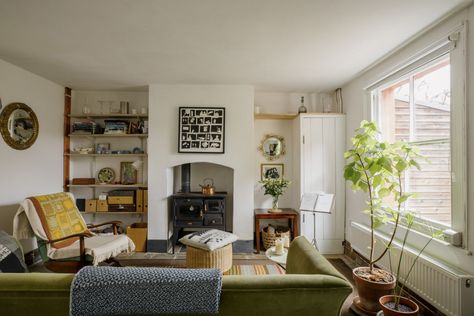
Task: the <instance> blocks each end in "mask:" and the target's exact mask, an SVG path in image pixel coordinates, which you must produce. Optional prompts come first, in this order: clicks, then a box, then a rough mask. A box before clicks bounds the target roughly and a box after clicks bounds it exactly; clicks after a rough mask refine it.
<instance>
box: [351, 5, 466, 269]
mask: <svg viewBox="0 0 474 316" xmlns="http://www.w3.org/2000/svg"><path fill="white" fill-rule="evenodd" d="M464 20H468V23H469V24H470V26H472V25H474V7H473V6H471V7H470V8H468V9H465V10H463V11H462V12H459V13H458V14H456V15H454V16H452V17H450V18H449V19H447V20H446V21H444V22H443V23H442V24H439V25H437V26H436V27H435V28H433V29H431V30H430V31H428V32H427V33H425V34H423V35H421V36H420V37H418V38H417V39H415V40H414V41H413V42H411V43H410V44H408V45H407V46H405V47H403V48H402V49H400V50H399V51H397V52H396V53H394V54H393V55H391V56H390V57H389V58H387V59H385V60H384V61H382V62H381V63H379V64H377V65H376V66H375V67H373V68H371V69H369V70H368V71H366V72H364V73H363V74H361V75H360V76H358V77H357V78H355V79H354V80H352V81H350V82H349V83H347V84H346V85H344V86H343V88H342V91H343V99H344V106H345V110H346V114H347V146H348V147H349V146H350V139H351V137H352V136H353V133H354V130H355V129H356V128H357V127H358V126H359V123H360V121H361V120H363V119H369V116H368V113H367V112H368V110H367V108H366V100H365V99H364V98H365V97H364V95H365V94H364V88H365V87H367V86H369V85H370V84H372V83H373V82H375V81H376V80H377V79H379V78H380V77H381V76H382V75H384V74H386V73H387V72H388V71H389V70H391V69H393V68H395V67H396V66H397V65H399V64H401V63H402V62H404V61H405V60H407V59H408V58H409V57H410V56H412V55H413V54H415V53H417V52H419V51H421V50H422V49H423V48H425V47H427V46H429V45H430V44H432V43H434V42H435V41H437V40H439V39H440V38H441V37H442V36H446V35H447V34H448V33H449V32H450V31H451V30H453V29H454V28H455V27H457V26H459V25H460V24H461V23H462V22H463V21H464ZM467 37H468V39H467V42H468V47H467V48H468V52H469V53H468V55H467V56H468V57H467V58H468V83H467V87H468V88H469V89H468V93H469V94H468V102H467V107H468V126H471V127H470V128H468V151H469V156H470V157H473V155H474V142H473V141H472V140H474V128H472V126H474V111H473V110H472V109H470V108H469V107H472V106H473V102H474V89H473V88H472V87H473V86H472V83H473V82H474V60H473V58H472V56H473V55H472V54H473V52H474V30H473V29H472V28H471V29H470V30H468V36H467ZM468 169H469V175H468V178H469V179H474V162H472V159H471V160H468ZM471 183H472V182H471ZM468 197H469V198H468V228H469V233H470V234H469V244H470V247H471V249H469V250H471V251H472V250H473V249H472V248H473V247H474V211H473V206H474V204H473V203H474V185H470V186H469V188H468ZM364 200H365V196H364V195H363V194H355V193H353V192H352V190H351V189H350V186H349V185H347V187H346V205H347V209H346V239H347V240H349V241H351V240H352V236H351V225H350V223H351V221H356V222H362V223H367V221H368V218H367V216H365V215H363V214H362V213H361V210H363V209H364V208H365V205H364ZM427 253H431V255H433V256H437V257H440V258H441V259H442V260H445V261H446V262H448V263H450V264H452V265H454V266H457V267H459V268H461V269H463V270H465V271H468V272H470V273H471V274H474V258H473V257H472V254H471V255H469V253H468V252H466V251H464V250H461V249H458V248H455V247H452V246H446V245H441V244H440V243H435V242H434V243H432V244H431V245H430V248H429V249H427Z"/></svg>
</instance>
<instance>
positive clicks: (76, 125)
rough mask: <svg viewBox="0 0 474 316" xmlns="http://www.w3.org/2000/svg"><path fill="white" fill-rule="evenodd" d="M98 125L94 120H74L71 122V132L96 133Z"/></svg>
mask: <svg viewBox="0 0 474 316" xmlns="http://www.w3.org/2000/svg"><path fill="white" fill-rule="evenodd" d="M97 133H98V125H97V123H96V122H94V121H76V122H73V123H72V131H71V134H86V135H87V134H97Z"/></svg>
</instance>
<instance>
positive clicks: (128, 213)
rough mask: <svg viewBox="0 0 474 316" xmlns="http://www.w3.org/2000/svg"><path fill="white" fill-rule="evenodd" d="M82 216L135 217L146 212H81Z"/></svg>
mask: <svg viewBox="0 0 474 316" xmlns="http://www.w3.org/2000/svg"><path fill="white" fill-rule="evenodd" d="M82 213H83V214H94V215H95V214H113V215H117V214H123V215H133V214H136V215H144V214H147V212H110V211H107V212H82Z"/></svg>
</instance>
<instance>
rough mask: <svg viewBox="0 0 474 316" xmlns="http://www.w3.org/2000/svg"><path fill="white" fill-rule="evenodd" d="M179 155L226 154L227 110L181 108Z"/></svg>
mask: <svg viewBox="0 0 474 316" xmlns="http://www.w3.org/2000/svg"><path fill="white" fill-rule="evenodd" d="M178 113H179V115H178V116H179V124H178V126H179V130H178V153H197V154H223V153H225V108H224V107H200V106H181V107H179V109H178Z"/></svg>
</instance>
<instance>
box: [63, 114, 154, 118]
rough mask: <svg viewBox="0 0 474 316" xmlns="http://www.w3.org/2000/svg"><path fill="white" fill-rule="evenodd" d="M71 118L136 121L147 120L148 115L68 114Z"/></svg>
mask: <svg viewBox="0 0 474 316" xmlns="http://www.w3.org/2000/svg"><path fill="white" fill-rule="evenodd" d="M68 117H70V118H79V119H80V118H83V119H100V118H102V119H109V118H136V119H147V118H148V115H146V114H143V115H140V114H119V113H115V114H68Z"/></svg>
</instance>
